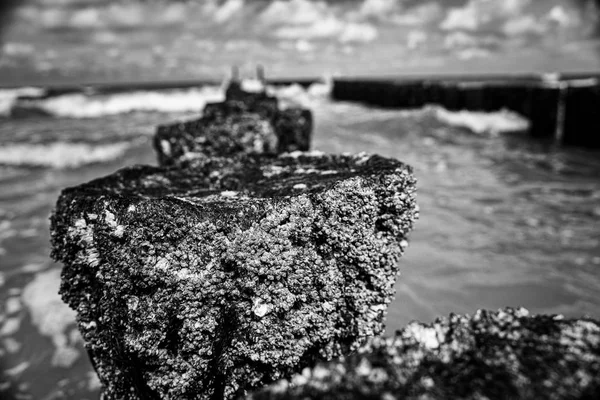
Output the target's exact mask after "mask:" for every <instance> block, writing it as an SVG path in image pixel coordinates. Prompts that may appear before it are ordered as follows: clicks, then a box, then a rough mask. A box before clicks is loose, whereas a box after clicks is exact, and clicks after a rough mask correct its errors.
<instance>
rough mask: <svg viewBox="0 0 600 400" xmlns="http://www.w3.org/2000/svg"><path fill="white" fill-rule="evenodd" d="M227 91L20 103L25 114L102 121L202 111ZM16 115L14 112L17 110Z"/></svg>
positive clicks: (80, 96) (84, 96)
mask: <svg viewBox="0 0 600 400" xmlns="http://www.w3.org/2000/svg"><path fill="white" fill-rule="evenodd" d="M223 98H224V94H223V90H222V89H221V88H219V87H216V86H206V87H202V88H190V89H185V90H169V91H135V92H124V93H114V94H95V95H88V94H84V93H71V94H64V95H61V96H56V97H50V98H45V99H33V100H26V101H22V102H17V104H16V105H15V107H17V108H19V113H20V114H23V113H24V112H26V111H27V110H29V111H30V112H31V113H34V114H35V113H37V114H39V113H44V114H47V115H52V116H56V117H67V118H98V117H103V116H107V115H117V114H125V113H129V112H133V111H148V112H152V111H154V112H165V113H167V112H187V111H199V110H201V109H202V108H203V107H204V105H205V104H206V103H207V102H211V101H222V100H223ZM13 112H14V108H13Z"/></svg>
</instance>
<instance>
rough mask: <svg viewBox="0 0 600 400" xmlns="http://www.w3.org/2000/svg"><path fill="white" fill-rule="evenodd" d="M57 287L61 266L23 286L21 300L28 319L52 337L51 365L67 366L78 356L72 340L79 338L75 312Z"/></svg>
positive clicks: (43, 273)
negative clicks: (63, 299)
mask: <svg viewBox="0 0 600 400" xmlns="http://www.w3.org/2000/svg"><path fill="white" fill-rule="evenodd" d="M59 286H60V269H52V270H49V271H46V272H42V273H40V274H38V275H37V276H36V277H35V279H34V280H33V281H32V282H31V283H29V284H28V285H27V286H26V287H25V289H24V290H23V294H22V300H23V303H24V304H25V306H26V307H27V308H28V310H29V313H30V315H31V322H32V323H33V324H34V325H35V326H36V327H37V329H38V331H39V332H40V333H41V334H42V335H44V336H48V337H50V339H52V343H53V344H54V347H55V349H54V355H53V357H52V364H53V365H55V366H60V367H68V366H71V365H72V364H73V363H74V362H75V360H76V359H77V358H78V357H79V351H78V350H77V349H76V348H75V342H77V341H79V340H80V339H79V337H78V334H77V330H76V329H75V311H73V310H71V309H70V308H69V307H68V306H67V305H66V304H65V303H63V301H62V300H61V298H60V296H59V295H58V288H59ZM73 339H75V340H73Z"/></svg>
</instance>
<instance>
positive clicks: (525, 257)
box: [0, 85, 600, 400]
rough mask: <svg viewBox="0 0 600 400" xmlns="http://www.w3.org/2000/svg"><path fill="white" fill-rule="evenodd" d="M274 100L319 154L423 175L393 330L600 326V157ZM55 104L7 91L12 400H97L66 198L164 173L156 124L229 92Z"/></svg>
mask: <svg viewBox="0 0 600 400" xmlns="http://www.w3.org/2000/svg"><path fill="white" fill-rule="evenodd" d="M273 90H274V91H275V92H276V93H277V94H278V95H279V96H280V97H281V98H282V99H283V101H284V102H286V103H300V104H303V105H306V106H310V107H311V108H312V109H313V112H314V114H315V121H316V126H315V133H314V140H313V148H314V149H317V150H322V151H325V152H334V153H341V152H360V151H366V152H370V153H378V154H381V155H383V156H387V157H394V158H398V159H400V160H402V161H404V162H406V163H408V164H410V165H412V166H413V167H414V172H415V175H416V177H417V180H418V203H419V206H420V209H421V213H420V214H421V217H420V220H419V221H417V224H416V228H415V230H414V232H413V234H412V235H411V241H410V246H409V248H408V250H407V252H406V255H405V256H404V257H403V258H402V260H401V261H400V263H401V265H400V266H401V275H400V276H399V278H398V282H397V285H396V288H397V295H396V299H395V301H394V302H393V303H392V304H391V306H390V309H389V313H388V319H387V331H388V333H393V331H394V330H395V329H397V328H400V327H402V326H403V325H405V324H406V323H407V322H409V321H411V320H414V319H416V320H420V321H424V322H427V321H432V320H433V319H434V318H435V317H436V316H442V315H447V314H448V313H451V312H455V313H472V312H474V311H475V310H477V309H478V308H488V309H497V308H500V307H505V306H524V307H527V308H529V309H530V310H531V311H532V312H534V313H560V314H564V315H565V316H567V317H581V316H583V315H586V314H587V315H590V316H593V317H596V318H598V317H600V311H598V310H600V291H598V288H599V287H600V153H598V152H593V151H588V150H585V149H567V148H560V147H555V146H553V145H551V144H548V143H542V142H536V141H533V140H532V139H530V138H528V137H527V135H526V133H525V132H524V131H525V130H526V129H527V124H528V122H527V121H526V120H524V119H523V118H522V117H520V116H518V115H515V114H513V113H511V112H509V111H506V110H503V111H502V110H499V111H498V112H496V113H488V114H485V113H469V112H460V113H451V112H449V111H447V110H444V109H441V108H439V107H435V106H429V107H426V108H423V109H419V110H382V109H377V108H369V107H366V106H363V105H358V104H351V103H339V102H333V101H331V100H329V99H328V97H327V93H328V88H327V87H326V86H323V85H317V86H313V87H311V88H310V89H308V90H304V89H302V88H300V87H299V86H290V87H284V88H279V89H277V90H275V89H273ZM43 95H44V91H43V90H41V89H39V88H21V89H11V90H2V91H0V398H2V399H5V400H10V399H36V400H37V399H40V400H50V399H97V398H98V393H99V387H100V384H99V382H98V379H97V378H96V375H95V373H94V372H93V370H92V367H91V364H90V362H89V360H88V358H87V355H86V353H85V350H84V348H83V343H82V341H81V338H80V336H79V334H78V331H77V329H76V325H75V323H74V321H75V313H74V312H73V311H72V310H70V309H69V308H68V307H67V306H66V305H64V303H62V301H61V299H60V297H59V295H58V289H59V284H60V268H61V266H60V265H58V264H56V263H53V262H52V261H51V260H50V257H49V253H50V244H49V220H48V217H49V215H50V213H51V211H52V208H53V206H54V204H55V201H56V199H57V197H58V195H59V193H60V191H61V189H63V188H65V187H69V186H74V185H77V184H80V183H83V182H86V181H89V180H91V179H93V178H96V177H100V176H103V175H107V174H110V173H112V172H113V171H115V170H117V169H119V168H121V167H124V166H126V165H131V164H156V156H155V154H154V152H153V150H152V146H151V138H152V135H153V133H154V131H155V127H156V125H157V124H164V123H169V122H173V121H177V120H182V119H187V118H194V117H197V116H198V115H199V112H200V110H201V108H202V106H203V105H204V104H205V102H207V101H218V100H220V99H222V97H223V92H222V90H221V89H220V88H218V87H203V88H188V89H179V90H172V91H153V92H150V91H135V92H123V93H113V94H93V93H71V94H64V95H62V96H58V97H52V98H44V97H43ZM24 96H25V97H24Z"/></svg>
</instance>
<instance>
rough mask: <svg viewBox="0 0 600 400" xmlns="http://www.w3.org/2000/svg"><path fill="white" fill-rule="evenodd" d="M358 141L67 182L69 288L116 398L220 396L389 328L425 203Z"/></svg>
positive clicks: (63, 244)
mask: <svg viewBox="0 0 600 400" xmlns="http://www.w3.org/2000/svg"><path fill="white" fill-rule="evenodd" d="M414 185H415V181H414V178H413V176H412V173H411V170H410V168H409V167H408V166H406V165H404V164H402V163H400V162H398V161H395V160H391V159H385V158H382V157H378V156H369V155H365V154H359V155H355V156H329V155H323V154H315V153H300V152H296V153H290V154H285V155H282V156H279V157H275V156H266V155H262V156H258V155H250V156H242V157H234V158H223V157H221V158H219V157H212V158H210V157H203V158H199V159H196V160H192V161H190V162H189V163H188V164H187V166H186V168H162V167H149V166H134V167H130V168H125V169H123V170H120V171H118V172H117V173H115V174H113V175H110V176H107V177H105V178H101V179H97V180H95V181H92V182H89V183H87V184H84V185H81V186H78V187H74V188H69V189H66V190H64V191H63V192H62V194H61V196H60V198H59V200H58V203H57V207H56V211H55V213H54V215H53V217H52V244H53V253H52V255H53V257H54V258H55V259H56V260H59V261H62V262H63V263H64V269H63V272H62V285H61V294H62V297H63V299H64V300H65V301H66V302H67V303H68V304H69V305H70V306H71V307H72V308H73V309H74V310H76V311H77V320H78V324H79V329H80V331H81V333H82V336H83V338H84V340H85V342H86V348H87V349H88V351H89V355H90V358H91V360H92V362H93V364H94V366H95V369H96V371H97V372H98V375H99V377H100V379H101V381H102V383H103V386H104V388H105V390H104V396H105V398H106V399H159V398H177V399H192V398H194V399H217V398H218V399H221V398H233V397H237V396H242V395H245V393H246V392H247V391H248V390H254V389H258V388H260V387H262V386H263V385H264V384H266V383H270V382H273V381H276V380H278V379H281V378H286V377H289V376H291V374H292V373H294V372H298V371H300V370H301V369H302V368H304V367H306V366H309V365H312V364H313V363H314V362H315V361H317V360H320V359H324V360H328V359H331V358H333V357H337V356H340V355H341V354H342V353H346V352H349V351H353V350H355V349H356V348H358V346H359V345H360V344H361V343H363V342H364V340H365V338H367V337H370V336H373V335H376V334H379V333H381V332H382V330H383V321H384V317H385V314H386V308H387V305H388V304H389V303H390V301H391V300H392V297H393V294H394V283H395V280H396V276H397V272H398V266H397V261H398V258H399V257H400V256H401V254H402V253H403V249H404V248H405V246H406V244H407V242H406V237H407V234H408V232H409V231H410V230H411V229H412V226H413V223H414V220H415V218H416V217H417V216H418V209H417V207H416V204H415V197H414V196H415V193H414V191H415V187H414Z"/></svg>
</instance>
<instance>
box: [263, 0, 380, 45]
mask: <svg viewBox="0 0 600 400" xmlns="http://www.w3.org/2000/svg"><path fill="white" fill-rule="evenodd" d="M259 21H261V22H262V24H263V26H264V27H265V28H267V29H268V30H269V31H271V32H272V34H273V35H274V36H275V37H277V38H280V39H286V40H317V39H336V40H338V41H340V42H342V43H357V42H370V41H372V40H374V39H375V38H376V37H377V36H378V31H377V28H375V27H374V26H373V25H372V24H370V23H365V22H352V21H347V20H344V19H342V18H340V17H339V16H338V15H336V13H335V12H334V9H333V8H332V7H330V6H329V5H327V3H325V2H321V1H309V0H290V1H283V0H276V1H274V2H273V3H271V4H270V5H269V6H268V7H267V8H265V9H264V10H263V12H262V13H261V14H260V16H259Z"/></svg>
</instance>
